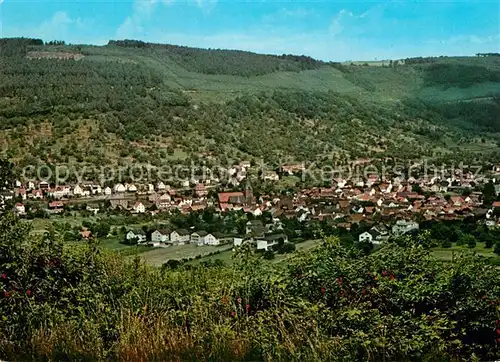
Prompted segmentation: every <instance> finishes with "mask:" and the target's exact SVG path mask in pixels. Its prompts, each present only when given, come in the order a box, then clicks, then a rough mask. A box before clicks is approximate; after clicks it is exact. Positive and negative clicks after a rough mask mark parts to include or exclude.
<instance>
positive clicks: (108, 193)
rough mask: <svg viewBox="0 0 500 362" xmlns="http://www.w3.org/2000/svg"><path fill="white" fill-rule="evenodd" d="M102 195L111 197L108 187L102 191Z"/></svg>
mask: <svg viewBox="0 0 500 362" xmlns="http://www.w3.org/2000/svg"><path fill="white" fill-rule="evenodd" d="M104 195H108V196H109V195H111V188H110V187H106V188H105V189H104Z"/></svg>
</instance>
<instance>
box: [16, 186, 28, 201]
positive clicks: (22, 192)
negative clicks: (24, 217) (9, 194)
mask: <svg viewBox="0 0 500 362" xmlns="http://www.w3.org/2000/svg"><path fill="white" fill-rule="evenodd" d="M16 196H21V199H23V200H26V189H25V188H24V187H21V188H20V189H18V190H17V191H16Z"/></svg>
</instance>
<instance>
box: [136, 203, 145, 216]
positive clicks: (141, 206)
mask: <svg viewBox="0 0 500 362" xmlns="http://www.w3.org/2000/svg"><path fill="white" fill-rule="evenodd" d="M133 209H134V212H135V213H137V214H143V213H145V212H146V207H145V206H144V204H143V203H142V202H140V201H137V202H136V203H135V204H134V208H133Z"/></svg>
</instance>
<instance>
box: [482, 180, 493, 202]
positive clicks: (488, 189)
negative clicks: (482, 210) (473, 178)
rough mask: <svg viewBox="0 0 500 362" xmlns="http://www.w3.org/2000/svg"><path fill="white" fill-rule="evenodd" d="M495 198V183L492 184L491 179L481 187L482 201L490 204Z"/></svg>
mask: <svg viewBox="0 0 500 362" xmlns="http://www.w3.org/2000/svg"><path fill="white" fill-rule="evenodd" d="M495 198H496V192H495V185H494V184H493V181H491V180H490V181H489V182H488V183H487V184H486V185H484V188H483V202H484V204H485V205H491V203H492V202H493V201H495Z"/></svg>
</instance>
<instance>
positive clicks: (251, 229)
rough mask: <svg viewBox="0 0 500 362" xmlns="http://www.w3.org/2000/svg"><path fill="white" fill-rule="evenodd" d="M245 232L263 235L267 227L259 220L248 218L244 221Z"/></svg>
mask: <svg viewBox="0 0 500 362" xmlns="http://www.w3.org/2000/svg"><path fill="white" fill-rule="evenodd" d="M245 227H246V234H247V235H248V234H252V235H254V236H263V235H264V234H265V233H266V232H267V228H266V227H265V226H264V223H263V222H262V221H261V220H250V221H248V222H247V223H246V225H245Z"/></svg>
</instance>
